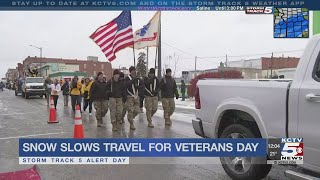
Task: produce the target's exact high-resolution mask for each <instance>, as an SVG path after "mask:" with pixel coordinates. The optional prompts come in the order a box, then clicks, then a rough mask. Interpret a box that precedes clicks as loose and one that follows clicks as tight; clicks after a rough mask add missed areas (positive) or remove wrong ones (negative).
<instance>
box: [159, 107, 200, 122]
mask: <svg viewBox="0 0 320 180" xmlns="http://www.w3.org/2000/svg"><path fill="white" fill-rule="evenodd" d="M155 116H158V117H163V110H162V109H158V111H157V112H156V114H155ZM170 118H171V119H172V120H173V121H180V122H186V123H192V119H195V115H192V114H185V113H180V112H177V111H175V112H174V113H173V114H172V116H171V117H170Z"/></svg>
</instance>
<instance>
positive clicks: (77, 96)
mask: <svg viewBox="0 0 320 180" xmlns="http://www.w3.org/2000/svg"><path fill="white" fill-rule="evenodd" d="M70 95H71V105H72V110H73V112H75V111H76V105H79V106H80V108H81V82H80V81H79V78H78V76H74V78H73V79H72V82H71V84H70Z"/></svg>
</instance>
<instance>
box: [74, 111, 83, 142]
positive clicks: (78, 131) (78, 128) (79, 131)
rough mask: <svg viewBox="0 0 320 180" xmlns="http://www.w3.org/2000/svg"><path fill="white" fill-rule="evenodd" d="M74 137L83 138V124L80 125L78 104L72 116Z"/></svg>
mask: <svg viewBox="0 0 320 180" xmlns="http://www.w3.org/2000/svg"><path fill="white" fill-rule="evenodd" d="M73 137H74V138H77V139H82V138H84V134H83V126H82V119H81V113H80V106H79V105H77V106H76V114H75V117H74V136H73Z"/></svg>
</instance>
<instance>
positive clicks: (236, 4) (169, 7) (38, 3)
mask: <svg viewBox="0 0 320 180" xmlns="http://www.w3.org/2000/svg"><path fill="white" fill-rule="evenodd" d="M252 6H262V7H275V8H280V7H281V8H308V9H309V10H320V1H319V0H277V1H270V0H0V10H119V11H120V10H138V11H194V10H195V11H203V10H205V11H216V10H220V11H229V10H233V11H241V10H244V8H245V7H252Z"/></svg>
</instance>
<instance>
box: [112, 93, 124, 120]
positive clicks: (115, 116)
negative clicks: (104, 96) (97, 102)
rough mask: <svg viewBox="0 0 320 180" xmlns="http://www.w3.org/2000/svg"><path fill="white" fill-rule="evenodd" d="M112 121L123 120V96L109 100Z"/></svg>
mask: <svg viewBox="0 0 320 180" xmlns="http://www.w3.org/2000/svg"><path fill="white" fill-rule="evenodd" d="M109 106H110V107H109V108H110V118H111V123H115V122H118V123H120V122H121V120H122V119H121V118H122V110H123V103H122V98H110V100H109Z"/></svg>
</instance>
